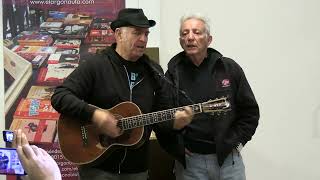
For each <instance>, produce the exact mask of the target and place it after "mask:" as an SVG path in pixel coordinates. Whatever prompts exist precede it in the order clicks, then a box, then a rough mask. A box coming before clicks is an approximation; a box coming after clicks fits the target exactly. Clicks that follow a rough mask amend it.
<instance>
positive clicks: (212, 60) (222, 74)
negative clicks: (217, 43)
mask: <svg viewBox="0 0 320 180" xmlns="http://www.w3.org/2000/svg"><path fill="white" fill-rule="evenodd" d="M188 61H189V62H188ZM190 61H191V60H190V59H189V58H187V56H186V55H185V53H184V52H181V53H179V54H177V55H176V56H174V57H173V58H172V59H171V60H170V62H169V64H168V71H167V72H166V76H167V77H168V78H169V79H170V80H172V82H173V83H174V86H175V87H174V86H173V87H174V89H175V90H174V92H175V93H174V94H173V96H174V97H173V99H174V101H175V102H174V103H175V105H176V106H183V105H186V102H188V99H189V100H190V99H191V100H192V99H193V98H194V97H192V96H190V94H188V93H185V92H188V90H190V89H193V92H196V91H194V90H195V89H194V88H198V87H197V86H194V85H193V86H192V87H186V89H181V87H180V86H181V85H182V83H184V82H182V80H181V79H183V78H181V77H182V76H184V75H186V73H189V75H190V73H192V72H184V71H183V68H182V65H186V63H190ZM207 63H208V64H207V66H208V68H207V70H208V71H209V73H208V74H211V76H212V82H203V83H215V84H216V86H215V87H214V88H213V89H212V91H215V92H214V93H215V97H216V98H220V97H227V98H228V100H229V101H230V103H231V110H230V111H228V112H227V113H225V115H223V114H222V115H218V116H213V117H212V119H213V121H212V122H213V123H212V124H211V125H205V126H203V127H205V128H207V129H205V130H206V131H209V132H210V131H211V130H212V134H213V137H214V138H213V142H214V143H215V152H213V153H216V154H217V156H218V162H219V165H220V166H221V165H222V164H223V162H224V160H225V158H226V157H227V155H228V154H229V153H230V152H231V151H232V149H234V148H236V147H237V146H238V145H239V144H240V143H241V144H242V145H245V144H246V143H247V142H248V141H249V140H251V137H252V136H253V134H254V133H255V130H256V127H257V126H258V120H259V107H258V104H257V102H256V100H255V97H254V95H253V92H252V90H251V88H250V86H249V83H248V81H247V79H246V77H245V74H244V72H243V70H242V68H241V67H240V66H239V65H238V64H237V63H236V62H235V61H233V60H232V59H230V58H226V57H223V56H222V55H221V54H220V53H219V52H218V51H216V50H214V49H211V48H208V57H207ZM191 76H192V74H191ZM225 80H227V81H225ZM223 81H224V82H225V84H224V85H223V84H222V82H223ZM207 100H209V99H207ZM196 103H199V102H196ZM198 117H201V115H199V116H197V115H195V117H194V119H193V121H196V119H197V118H198ZM200 120H201V119H200ZM187 129H188V126H187V127H186V128H185V129H184V130H182V131H174V132H173V133H171V134H170V135H167V136H168V138H167V139H166V141H162V139H161V140H159V142H160V144H161V145H162V147H164V148H165V149H166V150H167V151H168V152H169V154H171V155H173V156H174V157H175V158H176V159H177V160H179V161H180V162H181V163H182V164H184V165H185V156H184V155H185V153H184V149H185V142H184V141H185V139H184V137H183V136H184V134H185V132H186V130H187ZM169 136H171V138H169Z"/></svg>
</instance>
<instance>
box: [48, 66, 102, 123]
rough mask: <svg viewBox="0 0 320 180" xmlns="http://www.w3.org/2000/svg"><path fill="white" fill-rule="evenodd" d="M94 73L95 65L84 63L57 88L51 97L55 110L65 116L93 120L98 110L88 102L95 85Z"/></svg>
mask: <svg viewBox="0 0 320 180" xmlns="http://www.w3.org/2000/svg"><path fill="white" fill-rule="evenodd" d="M86 62H90V61H86ZM94 72H95V71H94V64H93V63H90V64H89V63H84V64H81V65H80V66H79V67H78V68H77V69H75V70H74V71H73V72H72V73H71V74H70V75H69V76H68V77H67V78H66V79H65V81H64V82H63V84H62V85H60V86H58V87H56V89H55V92H54V94H53V95H52V97H51V104H52V106H53V108H54V109H55V110H57V111H58V112H59V113H62V114H64V115H68V116H72V117H76V118H79V119H81V120H85V121H86V120H91V117H92V115H93V112H94V110H95V109H96V108H95V107H93V106H90V105H89V104H88V103H87V100H88V95H89V94H90V87H92V84H93V83H94V79H95V78H94V76H95V73H94Z"/></svg>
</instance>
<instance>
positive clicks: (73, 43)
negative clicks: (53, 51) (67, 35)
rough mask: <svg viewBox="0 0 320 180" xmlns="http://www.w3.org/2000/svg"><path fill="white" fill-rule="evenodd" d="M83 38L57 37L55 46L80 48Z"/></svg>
mask: <svg viewBox="0 0 320 180" xmlns="http://www.w3.org/2000/svg"><path fill="white" fill-rule="evenodd" d="M80 45H81V40H79V39H56V40H55V41H54V43H53V46H55V47H57V48H79V47H80Z"/></svg>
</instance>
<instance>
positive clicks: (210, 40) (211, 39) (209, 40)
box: [208, 35, 213, 46]
mask: <svg viewBox="0 0 320 180" xmlns="http://www.w3.org/2000/svg"><path fill="white" fill-rule="evenodd" d="M212 41H213V38H212V36H211V35H209V37H208V46H209V45H210V44H211V42H212Z"/></svg>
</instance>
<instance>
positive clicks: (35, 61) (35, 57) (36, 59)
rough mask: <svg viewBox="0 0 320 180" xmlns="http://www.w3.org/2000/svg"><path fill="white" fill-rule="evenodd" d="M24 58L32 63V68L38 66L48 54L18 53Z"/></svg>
mask: <svg viewBox="0 0 320 180" xmlns="http://www.w3.org/2000/svg"><path fill="white" fill-rule="evenodd" d="M19 55H20V56H21V57H23V58H24V59H26V60H28V61H29V62H31V64H32V68H33V69H37V68H39V67H40V66H41V65H42V64H43V63H44V62H45V60H47V58H48V54H37V53H34V54H29V53H20V54H19Z"/></svg>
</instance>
